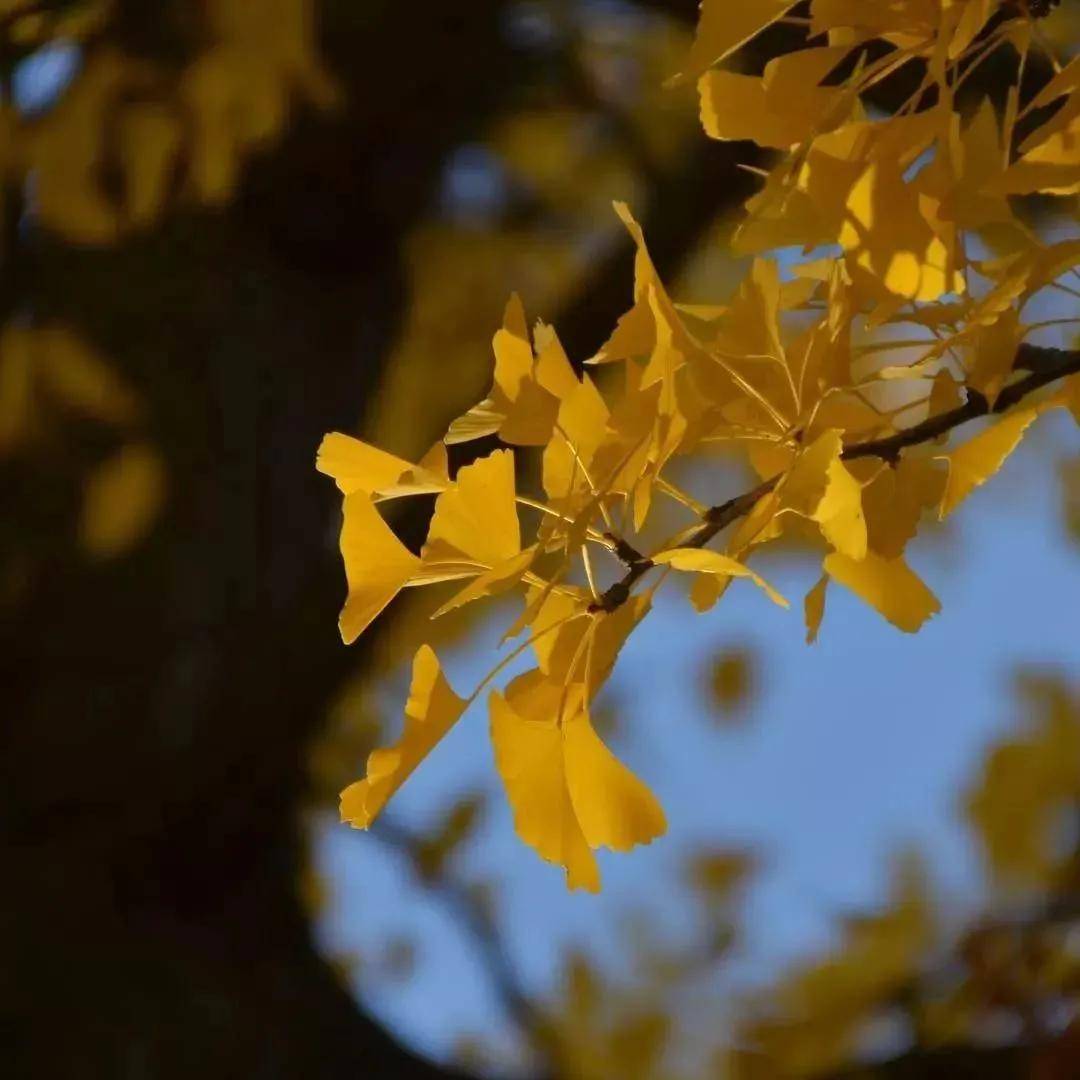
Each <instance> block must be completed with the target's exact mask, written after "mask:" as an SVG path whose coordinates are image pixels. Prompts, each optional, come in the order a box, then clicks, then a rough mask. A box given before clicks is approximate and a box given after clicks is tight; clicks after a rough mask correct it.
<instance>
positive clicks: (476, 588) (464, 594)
mask: <svg viewBox="0 0 1080 1080" xmlns="http://www.w3.org/2000/svg"><path fill="white" fill-rule="evenodd" d="M535 556H536V545H535V544H534V545H533V546H532V547H530V548H526V549H525V550H524V551H519V552H518V553H517V555H511V556H510V558H509V559H506V560H504V561H503V562H501V563H499V565H498V566H493V567H492V568H491V569H490V570H485V571H484V573H482V574H479V575H478V576H477V577H475V578H473V580H472V581H470V582H469V584H468V585H466V586H465V588H463V589H462V590H461V591H460V592H458V593H455V594H454V595H453V596H452V597H451V598H450V599H449V600H447V601H446V603H445V604H443V605H442V607H440V608H439V609H438V610H437V611H435V612H434V613H433V614H432V616H431V617H432V618H433V619H437V618H438V617H439V616H440V615H445V614H446V613H447V612H448V611H453V610H454V609H455V608H459V607H463V606H464V605H465V604H471V603H472V602H473V601H474V600H482V599H484V597H486V596H498V595H500V593H504V592H506V591H507V589H511V588H513V587H514V586H515V585H516V584H517V583H518V582H519V581H521V578H522V575H523V574H524V573H525V571H526V570H528V569H529V566H530V565H531V564H532V561H533V559H534V557H535Z"/></svg>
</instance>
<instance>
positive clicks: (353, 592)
mask: <svg viewBox="0 0 1080 1080" xmlns="http://www.w3.org/2000/svg"><path fill="white" fill-rule="evenodd" d="M343 510H344V514H345V520H344V523H343V525H342V528H341V556H342V559H343V560H344V562H345V579H346V581H347V582H348V588H349V593H348V597H347V598H346V600H345V606H344V607H343V608H342V609H341V615H340V616H339V618H338V627H339V629H340V630H341V639H342V641H344V642H345V644H346V645H349V644H351V643H352V642H354V641H355V640H356V639H357V638H358V637H359V636H360V635H361V634H362V633H363V632H364V630H366V629H367V627H368V626H369V625H370V624H371V622H372V620H373V619H374V618H375V617H376V616H377V615H378V614H379V612H381V611H382V610H383V608H385V607H386V605H387V604H389V603H390V601H391V600H393V599H394V597H395V596H396V595H397V594H398V593H399V592H400V591H401V589H402V588H403V587H404V586H405V584H406V583H407V582H408V581H409V579H410V578H411V577H413V576H414V574H416V572H417V571H418V570H419V568H420V565H421V563H420V560H419V559H418V558H417V557H416V556H415V555H414V554H413V553H412V552H411V551H409V549H408V548H407V547H405V545H404V544H403V543H402V542H401V541H400V540H399V539H398V538H397V537H396V536H395V535H394V533H393V531H392V530H391V528H390V526H389V525H387V524H386V522H385V521H383V519H382V517H381V515H380V514H379V511H378V510H376V509H375V504H374V503H373V502H372V501H371V496H370V495H368V494H367V492H364V491H354V492H353V493H352V494H351V495H346V496H345V500H344V503H343Z"/></svg>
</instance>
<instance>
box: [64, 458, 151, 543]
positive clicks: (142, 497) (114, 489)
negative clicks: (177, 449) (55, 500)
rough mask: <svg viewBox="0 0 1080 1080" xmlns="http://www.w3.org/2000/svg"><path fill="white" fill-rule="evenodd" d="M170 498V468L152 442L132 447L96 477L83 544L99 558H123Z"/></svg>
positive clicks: (82, 522) (86, 502) (86, 498)
mask: <svg viewBox="0 0 1080 1080" xmlns="http://www.w3.org/2000/svg"><path fill="white" fill-rule="evenodd" d="M164 497H165V467H164V465H163V464H162V461H161V458H160V457H159V456H158V453H157V451H156V450H155V449H154V448H153V447H152V446H149V445H147V444H146V443H129V444H128V445H127V446H124V447H123V448H121V450H120V451H119V453H117V454H116V455H115V456H114V457H112V458H110V459H109V460H108V461H106V462H105V463H104V464H103V465H101V466H99V467H98V469H97V470H96V471H95V472H94V473H92V474H91V476H90V478H89V479H88V480H87V482H86V489H85V491H84V493H83V505H82V514H81V517H80V519H79V546H80V547H81V548H82V549H83V550H84V551H85V552H86V553H87V554H88V555H90V556H91V557H93V558H95V559H108V558H111V557H113V556H115V555H120V554H122V553H123V552H125V551H127V550H128V549H129V548H131V547H133V546H134V545H135V544H137V543H138V542H139V541H140V540H141V539H142V538H143V537H144V536H145V535H146V534H147V532H148V531H149V529H150V526H151V525H152V524H153V523H154V520H155V518H156V517H157V515H158V511H159V510H160V509H161V504H162V502H163V500H164Z"/></svg>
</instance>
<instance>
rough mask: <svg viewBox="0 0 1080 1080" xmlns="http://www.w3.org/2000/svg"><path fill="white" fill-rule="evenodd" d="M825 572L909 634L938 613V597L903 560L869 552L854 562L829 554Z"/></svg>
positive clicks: (939, 607)
mask: <svg viewBox="0 0 1080 1080" xmlns="http://www.w3.org/2000/svg"><path fill="white" fill-rule="evenodd" d="M824 569H825V573H827V574H828V575H829V577H831V578H832V579H833V580H835V581H839V582H840V584H841V585H845V586H847V588H849V589H850V590H851V591H852V592H853V593H855V594H856V596H859V597H861V598H862V599H863V600H865V601H866V602H867V603H868V604H869V605H870V606H871V607H873V608H876V609H877V610H878V611H879V612H880V613H881V614H882V615H884V616H885V618H886V619H888V620H889V622H891V623H892V624H893V626H896V627H898V628H899V629H901V630H904V631H905V632H907V633H909V634H913V633H915V631H916V630H918V629H919V627H920V626H922V624H923V623H924V622H926V620H927V619H929V618H930V617H931V616H932V615H936V614H937V613H938V612H939V611H940V610H941V604H940V603H938V599H937V597H936V596H934V594H933V593H932V592H931V591H930V590H929V589H928V588H927V587H926V585H925V584H924V582H923V581H922V579H921V578H920V577H919V576H918V575H917V574H916V573H915V572H914V571H913V570H912V569H911V567H909V566H908V565H907V563H906V562H904V560H903V559H883V558H881V556H880V555H876V554H874V553H873V552H870V553H868V554H867V556H866V558H865V559H861V560H857V559H851V558H849V557H848V556H846V555H841V554H840V553H839V552H832V553H831V554H829V555H827V556H826V557H825V562H824Z"/></svg>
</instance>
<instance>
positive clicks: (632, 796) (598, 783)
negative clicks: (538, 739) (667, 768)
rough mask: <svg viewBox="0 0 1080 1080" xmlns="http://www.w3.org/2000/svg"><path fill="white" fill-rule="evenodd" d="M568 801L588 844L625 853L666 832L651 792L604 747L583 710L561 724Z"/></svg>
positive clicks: (665, 821) (664, 823)
mask: <svg viewBox="0 0 1080 1080" xmlns="http://www.w3.org/2000/svg"><path fill="white" fill-rule="evenodd" d="M563 753H564V756H565V761H566V766H565V767H566V783H567V786H568V788H569V789H570V801H571V803H572V804H573V807H574V813H575V814H576V815H577V819H578V823H579V824H580V825H581V831H582V833H583V834H584V836H585V840H586V842H587V843H588V845H589V847H592V848H597V847H607V848H611V849H612V850H613V851H629V850H630V849H631V848H633V847H635V846H636V845H638V844H648V843H650V842H651V841H653V840H655V839H656V838H657V837H658V836H662V835H663V834H664V833H665V832H666V831H667V820H666V819H665V817H664V811H663V809H662V808H661V806H660V804H659V803H658V802H657V801H656V797H655V796H654V795H653V793H652V792H651V791H650V790H649V789H648V788H647V787H646V786H645V785H644V784H643V783H642V782H641V781H640V780H639V779H638V778H637V777H636V776H635V775H634V774H633V773H632V772H631V771H630V770H629V769H628V768H627V767H626V766H625V765H623V763H622V762H621V761H619V759H618V758H616V757H615V755H614V754H613V753H612V752H611V751H610V750H609V749H608V748H607V747H606V746H605V745H604V743H603V741H602V740H601V738H600V736H599V735H597V734H596V730H595V729H594V728H593V726H592V722H591V721H590V719H589V714H588V712H586V711H585V710H584V709H582V711H580V712H579V713H577V715H576V716H574V717H572V718H571V719H569V720H567V721H566V722H565V723H564V724H563Z"/></svg>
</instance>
